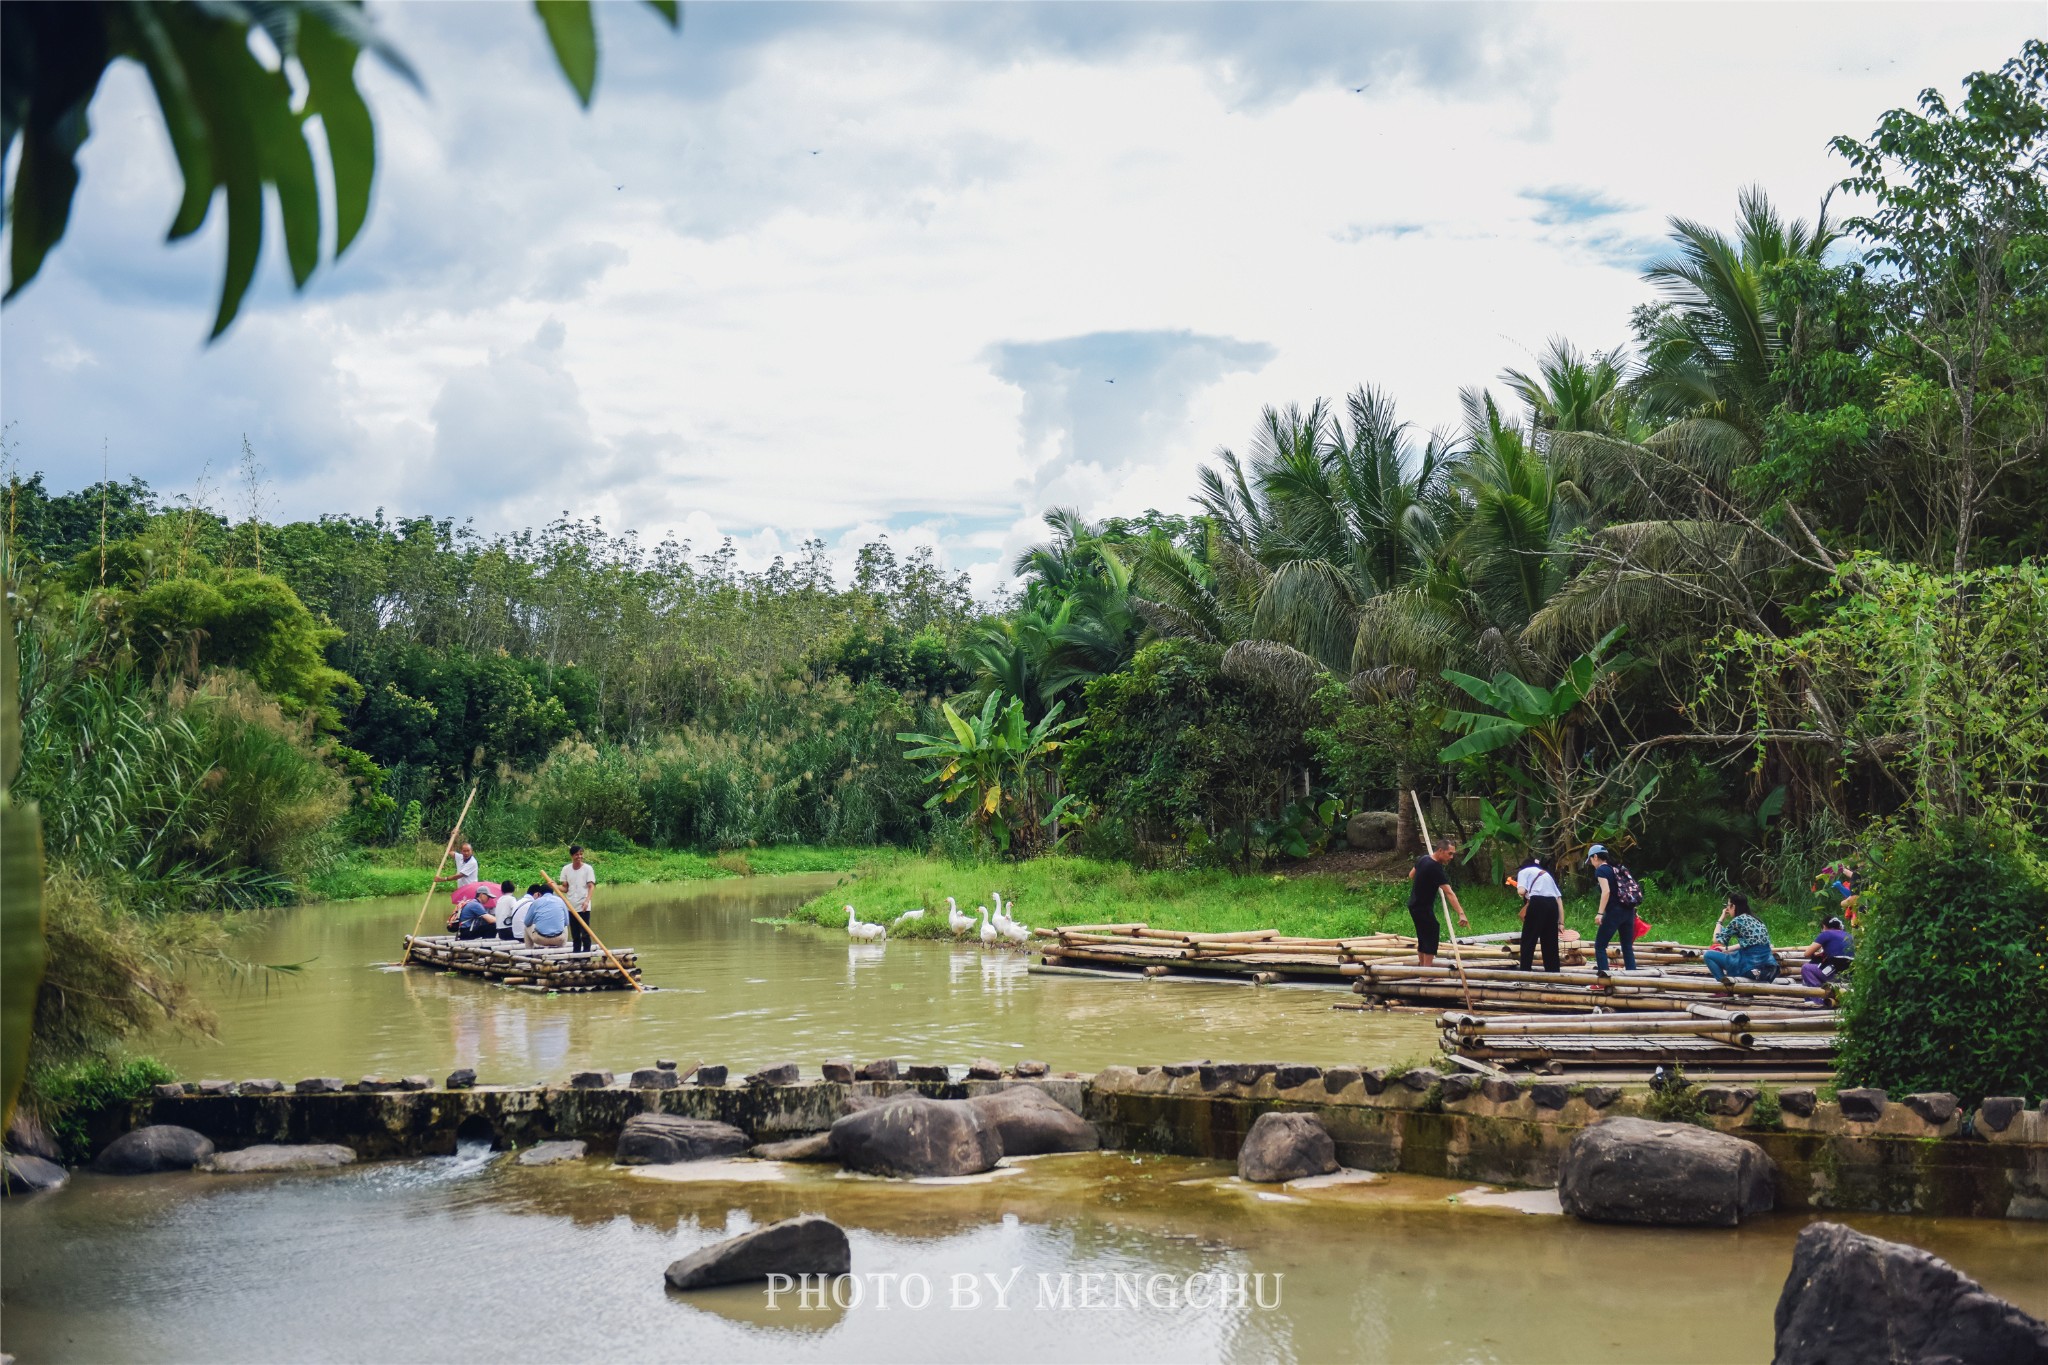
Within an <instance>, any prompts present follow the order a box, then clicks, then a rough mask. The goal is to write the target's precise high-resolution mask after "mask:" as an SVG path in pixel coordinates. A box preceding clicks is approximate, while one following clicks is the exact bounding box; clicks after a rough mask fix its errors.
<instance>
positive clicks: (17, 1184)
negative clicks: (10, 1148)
mask: <svg viewBox="0 0 2048 1365" xmlns="http://www.w3.org/2000/svg"><path fill="white" fill-rule="evenodd" d="M0 1171H4V1182H0V1187H4V1188H5V1189H6V1191H7V1193H9V1194H40V1193H41V1192H42V1191H44V1190H58V1189H62V1188H63V1187H64V1185H65V1183H66V1182H67V1181H69V1180H70V1179H71V1173H70V1172H69V1171H67V1170H65V1169H64V1168H63V1167H62V1166H59V1165H58V1164H57V1163H56V1162H54V1161H46V1160H44V1159H43V1158H42V1157H39V1156H30V1155H29V1154H28V1153H27V1152H8V1153H6V1154H5V1155H4V1156H0Z"/></svg>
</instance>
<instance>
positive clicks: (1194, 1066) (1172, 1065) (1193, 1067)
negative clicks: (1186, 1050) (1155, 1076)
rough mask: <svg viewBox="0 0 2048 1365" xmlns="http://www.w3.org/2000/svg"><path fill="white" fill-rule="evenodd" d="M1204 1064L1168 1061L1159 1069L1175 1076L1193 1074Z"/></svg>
mask: <svg viewBox="0 0 2048 1365" xmlns="http://www.w3.org/2000/svg"><path fill="white" fill-rule="evenodd" d="M1202 1065H1203V1064H1202V1063H1201V1062H1168V1063H1167V1064H1166V1065H1165V1066H1163V1067H1161V1068H1159V1069H1160V1070H1161V1071H1164V1072H1165V1073H1166V1074H1167V1075H1169V1076H1173V1077H1181V1076H1192V1075H1194V1074H1195V1073H1196V1072H1197V1071H1200V1070H1201V1069H1202Z"/></svg>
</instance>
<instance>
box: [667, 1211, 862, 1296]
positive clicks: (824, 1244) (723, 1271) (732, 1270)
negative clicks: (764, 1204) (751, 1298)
mask: <svg viewBox="0 0 2048 1365" xmlns="http://www.w3.org/2000/svg"><path fill="white" fill-rule="evenodd" d="M852 1268H853V1252H852V1250H851V1248H850V1247H849V1246H848V1244H847V1240H846V1233H845V1232H844V1231H843V1230H842V1229H841V1228H840V1226H839V1225H838V1224H837V1223H834V1222H833V1221H832V1220H831V1219H829V1218H821V1217H819V1216H818V1215H817V1214H814V1213H807V1214H802V1215H799V1216H798V1217H795V1218H789V1219H785V1220H783V1221H782V1222H780V1223H770V1224H769V1225H768V1226H767V1227H765V1228H756V1229H755V1230H754V1231H752V1232H743V1233H741V1234H740V1235H739V1236H737V1237H731V1238H728V1239H726V1240H725V1241H723V1242H720V1243H718V1244H717V1245H716V1246H709V1247H706V1248H704V1249H703V1250H702V1251H699V1252H696V1253H694V1254H692V1255H689V1256H685V1257H683V1259H681V1260H680V1261H677V1262H675V1263H674V1264H672V1265H671V1266H669V1268H668V1271H667V1275H666V1278H667V1280H668V1286H669V1288H671V1289H706V1288H709V1287H711V1286H713V1285H721V1284H750V1283H752V1282H754V1281H756V1280H765V1279H767V1278H768V1277H769V1276H770V1275H781V1276H784V1277H785V1278H794V1277H798V1276H804V1277H808V1276H811V1275H816V1276H819V1277H820V1279H830V1278H836V1277H837V1276H840V1275H844V1274H846V1273H847V1272H848V1271H850V1270H852Z"/></svg>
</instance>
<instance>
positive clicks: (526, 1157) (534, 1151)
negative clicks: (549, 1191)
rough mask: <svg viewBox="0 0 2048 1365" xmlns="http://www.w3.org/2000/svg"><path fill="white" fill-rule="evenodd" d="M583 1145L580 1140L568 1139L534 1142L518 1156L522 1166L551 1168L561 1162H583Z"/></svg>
mask: <svg viewBox="0 0 2048 1365" xmlns="http://www.w3.org/2000/svg"><path fill="white" fill-rule="evenodd" d="M583 1152H584V1145H583V1140H582V1139H581V1138H568V1139H566V1140H564V1141H561V1142H536V1143H535V1144H534V1145H533V1146H531V1147H529V1148H527V1149H526V1150H525V1151H523V1152H521V1153H520V1154H519V1164H520V1165H522V1166H552V1165H554V1164H555V1163H557V1162H561V1161H581V1160H583Z"/></svg>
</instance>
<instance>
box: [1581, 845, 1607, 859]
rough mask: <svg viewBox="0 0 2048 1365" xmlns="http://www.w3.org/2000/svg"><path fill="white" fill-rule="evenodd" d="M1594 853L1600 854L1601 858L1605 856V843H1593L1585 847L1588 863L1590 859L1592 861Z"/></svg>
mask: <svg viewBox="0 0 2048 1365" xmlns="http://www.w3.org/2000/svg"><path fill="white" fill-rule="evenodd" d="M1595 854H1598V855H1599V856H1601V857H1602V858H1604V857H1606V856H1607V845H1605V844H1595V845H1593V846H1592V847H1591V848H1589V849H1587V850H1586V861H1587V862H1589V863H1590V862H1592V861H1593V856H1594V855H1595Z"/></svg>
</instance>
